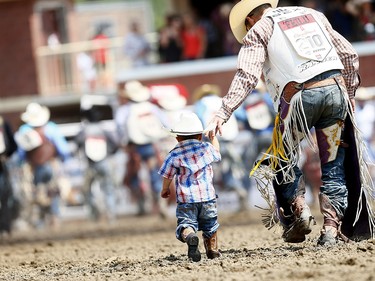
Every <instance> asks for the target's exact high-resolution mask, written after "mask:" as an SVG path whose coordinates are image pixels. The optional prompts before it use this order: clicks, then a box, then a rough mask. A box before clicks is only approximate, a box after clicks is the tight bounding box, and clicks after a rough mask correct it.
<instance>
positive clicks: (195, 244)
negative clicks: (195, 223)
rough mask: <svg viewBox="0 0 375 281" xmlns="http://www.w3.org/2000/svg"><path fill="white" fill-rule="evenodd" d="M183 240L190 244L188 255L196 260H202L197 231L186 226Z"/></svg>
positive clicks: (182, 234)
mask: <svg viewBox="0 0 375 281" xmlns="http://www.w3.org/2000/svg"><path fill="white" fill-rule="evenodd" d="M181 236H182V240H183V241H185V242H186V244H187V245H188V257H189V258H190V259H192V260H193V261H194V262H198V261H200V260H201V252H200V251H199V238H198V236H197V234H196V233H195V231H194V230H193V229H192V228H191V227H188V228H185V229H184V230H183V231H182V233H181Z"/></svg>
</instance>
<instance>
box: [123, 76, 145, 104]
mask: <svg viewBox="0 0 375 281" xmlns="http://www.w3.org/2000/svg"><path fill="white" fill-rule="evenodd" d="M125 96H126V97H127V98H128V99H130V100H132V101H134V102H143V101H146V100H148V99H149V98H150V96H151V94H150V89H149V88H148V87H146V86H144V85H142V83H141V82H139V81H136V80H134V81H129V82H127V83H126V84H125Z"/></svg>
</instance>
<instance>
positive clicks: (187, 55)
mask: <svg viewBox="0 0 375 281" xmlns="http://www.w3.org/2000/svg"><path fill="white" fill-rule="evenodd" d="M181 36H182V46H183V50H182V57H183V59H184V60H196V59H201V58H204V55H205V52H206V44H207V41H206V33H205V30H204V29H203V28H202V27H201V26H199V25H198V23H197V21H196V19H195V16H193V15H192V14H185V15H184V16H183V17H182V32H181Z"/></svg>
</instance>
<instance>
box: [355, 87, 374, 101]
mask: <svg viewBox="0 0 375 281" xmlns="http://www.w3.org/2000/svg"><path fill="white" fill-rule="evenodd" d="M374 97H375V95H374V92H373V91H370V90H369V89H367V88H366V87H359V88H358V89H357V91H356V92H355V99H356V100H362V101H366V100H371V99H373V98H374Z"/></svg>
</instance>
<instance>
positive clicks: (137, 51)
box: [124, 22, 151, 67]
mask: <svg viewBox="0 0 375 281" xmlns="http://www.w3.org/2000/svg"><path fill="white" fill-rule="evenodd" d="M150 50H151V48H150V45H149V43H148V42H147V40H146V37H145V36H144V34H142V33H141V31H140V29H139V23H138V22H132V23H131V24H130V31H129V33H128V34H127V35H126V36H125V42H124V54H125V55H126V56H127V57H128V58H129V59H130V62H131V66H132V67H141V66H145V65H148V64H149V60H148V56H149V53H150Z"/></svg>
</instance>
